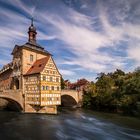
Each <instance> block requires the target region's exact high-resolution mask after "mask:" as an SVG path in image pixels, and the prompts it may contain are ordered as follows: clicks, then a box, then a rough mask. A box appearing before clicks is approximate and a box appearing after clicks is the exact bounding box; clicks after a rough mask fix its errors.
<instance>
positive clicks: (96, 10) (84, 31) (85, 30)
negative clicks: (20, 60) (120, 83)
mask: <svg viewBox="0 0 140 140" xmlns="http://www.w3.org/2000/svg"><path fill="white" fill-rule="evenodd" d="M1 2H2V5H1V6H0V19H1V22H0V39H1V43H0V50H2V51H3V50H4V48H5V49H7V52H9V51H11V50H12V47H13V46H14V44H15V43H19V44H24V43H25V42H26V41H27V28H28V26H29V24H30V18H31V17H32V16H34V17H35V24H36V26H37V28H38V40H39V43H41V44H42V45H43V46H47V47H46V49H49V51H51V52H52V53H54V54H55V60H56V62H57V64H58V66H59V68H60V71H61V73H62V75H64V77H65V78H71V79H73V76H74V75H77V76H79V77H82V75H84V76H85V77H86V75H87V77H86V78H89V79H91V75H92V77H95V74H97V73H99V72H108V71H112V70H114V69H116V68H121V69H123V70H127V71H128V70H132V68H135V67H137V66H139V65H140V55H139V54H140V45H139V44H140V19H139V18H138V17H139V16H140V10H139V9H140V2H139V0H121V1H116V2H115V3H114V2H113V1H112V0H107V1H106V2H105V1H103V0H102V1H97V2H95V1H94V2H92V1H91V0H86V1H83V0H79V1H71V2H70V3H67V2H66V1H65V2H63V1H59V2H58V1H57V0H53V1H50V0H48V1H47V2H46V1H44V0H41V1H36V2H35V1H33V0H30V1H28V3H26V0H25V1H22V0H15V2H14V3H13V1H12V0H9V1H4V0H2V1H1ZM56 5H57V6H56ZM9 7H10V8H9ZM3 17H5V18H3ZM0 59H1V61H2V60H6V61H7V56H6V55H4V54H1V57H0ZM1 64H3V63H1ZM75 78H77V77H75Z"/></svg>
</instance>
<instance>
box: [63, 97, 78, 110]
mask: <svg viewBox="0 0 140 140" xmlns="http://www.w3.org/2000/svg"><path fill="white" fill-rule="evenodd" d="M76 105H77V102H76V100H75V99H74V98H73V97H72V96H70V95H62V96H61V106H62V107H74V106H76Z"/></svg>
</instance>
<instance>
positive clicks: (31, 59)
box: [30, 54, 34, 62]
mask: <svg viewBox="0 0 140 140" xmlns="http://www.w3.org/2000/svg"><path fill="white" fill-rule="evenodd" d="M33 60H34V58H33V55H32V54H30V62H33Z"/></svg>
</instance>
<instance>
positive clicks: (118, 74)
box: [83, 68, 140, 114]
mask: <svg viewBox="0 0 140 140" xmlns="http://www.w3.org/2000/svg"><path fill="white" fill-rule="evenodd" d="M138 102H140V69H139V68H137V69H136V70H135V71H134V72H132V73H125V72H123V71H122V70H119V69H117V70H116V71H114V72H112V73H107V74H105V73H100V74H98V77H97V81H96V83H93V82H92V83H90V84H89V85H88V86H87V88H86V89H85V90H84V96H83V106H84V107H88V108H92V109H96V110H108V111H117V112H123V113H127V114H134V113H135V112H136V111H137V110H138V109H137V103H138Z"/></svg>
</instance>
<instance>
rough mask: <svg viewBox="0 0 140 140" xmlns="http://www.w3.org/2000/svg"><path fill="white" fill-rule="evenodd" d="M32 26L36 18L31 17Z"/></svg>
mask: <svg viewBox="0 0 140 140" xmlns="http://www.w3.org/2000/svg"><path fill="white" fill-rule="evenodd" d="M31 26H34V18H33V17H32V18H31Z"/></svg>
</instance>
